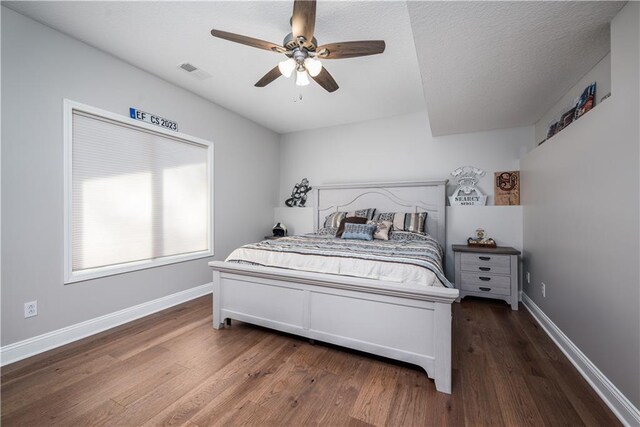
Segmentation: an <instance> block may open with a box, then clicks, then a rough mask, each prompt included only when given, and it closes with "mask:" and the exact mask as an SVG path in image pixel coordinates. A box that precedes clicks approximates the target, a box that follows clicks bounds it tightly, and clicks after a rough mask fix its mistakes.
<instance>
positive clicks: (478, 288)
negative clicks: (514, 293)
mask: <svg viewBox="0 0 640 427" xmlns="http://www.w3.org/2000/svg"><path fill="white" fill-rule="evenodd" d="M462 289H463V290H465V291H468V292H476V293H479V294H488V295H511V288H497V287H495V286H493V285H490V284H484V285H471V284H465V283H463V284H462Z"/></svg>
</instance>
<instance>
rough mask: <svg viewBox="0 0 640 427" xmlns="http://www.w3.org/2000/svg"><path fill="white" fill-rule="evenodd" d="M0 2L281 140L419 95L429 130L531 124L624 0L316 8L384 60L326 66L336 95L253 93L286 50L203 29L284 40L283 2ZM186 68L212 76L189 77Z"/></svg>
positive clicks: (286, 9) (589, 54)
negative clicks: (373, 44)
mask: <svg viewBox="0 0 640 427" xmlns="http://www.w3.org/2000/svg"><path fill="white" fill-rule="evenodd" d="M3 5H6V6H8V7H10V8H12V9H14V10H16V11H17V12H19V13H22V14H24V15H26V16H29V17H31V18H34V19H36V20H38V21H40V22H43V23H45V24H46V25H49V26H51V27H53V28H56V29H58V30H60V31H62V32H64V33H66V34H69V35H71V36H73V37H75V38H77V39H79V40H82V41H84V42H86V43H88V44H90V45H92V46H95V47H97V48H99V49H102V50H104V51H106V52H109V53H111V54H113V55H115V56H117V57H119V58H122V59H124V60H125V61H127V62H129V63H131V64H133V65H135V66H137V67H139V68H142V69H144V70H147V71H149V72H151V73H153V74H155V75H157V76H160V77H162V78H164V79H165V80H168V81H170V82H172V83H174V84H177V85H178V86H181V87H184V88H186V89H188V90H190V91H192V92H194V93H197V94H198V95H200V96H203V97H204V98H207V99H209V100H211V101H213V102H215V103H217V104H219V105H222V106H224V107H226V108H228V109H230V110H233V111H235V112H237V113H239V114H241V115H243V116H245V117H248V118H250V119H252V120H254V121H256V122H258V123H261V124H263V125H265V126H266V127H268V128H270V129H272V130H274V131H276V132H279V133H286V132H291V131H296V130H303V129H313V128H319V127H325V126H333V125H338V124H345V123H350V122H357V121H363V120H371V119H376V118H382V117H389V116H393V115H400V114H406V113H410V112H415V111H419V110H422V109H424V108H425V99H426V107H427V110H428V113H429V122H430V124H431V129H432V132H433V134H434V135H446V134H455V133H464V132H474V131H479V130H489V129H500V128H509V127H515V126H525V125H531V124H533V123H535V122H536V121H537V120H538V119H539V118H540V117H542V116H543V114H544V113H545V112H546V111H547V110H548V109H549V108H551V107H552V106H553V105H554V104H555V103H556V102H557V101H558V100H559V99H560V97H561V96H562V95H563V94H564V93H565V92H566V91H567V90H568V89H569V88H571V87H572V86H573V85H574V84H575V83H576V82H577V81H578V80H579V79H580V78H581V77H582V76H583V75H584V74H586V73H587V72H588V71H589V70H590V69H591V68H592V67H593V66H594V65H595V64H596V63H597V62H598V61H599V60H600V59H601V58H602V57H604V56H605V55H606V53H607V52H608V51H609V44H610V42H609V22H610V20H611V19H612V17H613V16H614V15H615V14H616V13H617V12H618V10H620V8H621V7H622V6H623V5H624V2H607V1H604V2H554V1H544V2H482V1H477V2H417V1H411V2H408V3H406V2H404V1H395V2H394V1H382V2H360V1H341V2H338V1H322V0H321V1H319V2H318V6H317V23H316V37H317V39H318V41H319V43H321V44H323V43H330V42H336V41H347V40H366V39H384V40H385V41H386V43H387V49H386V51H385V53H383V54H382V55H377V56H371V57H364V58H354V59H343V60H324V61H323V63H324V65H325V66H326V67H327V69H328V70H329V71H330V72H331V73H332V74H333V76H334V77H335V79H336V80H337V82H338V84H339V85H340V89H339V90H338V91H337V92H335V93H333V94H329V93H327V92H325V91H324V90H323V89H321V88H320V87H319V86H318V85H316V84H315V83H313V82H312V83H311V85H310V86H307V87H305V88H302V89H300V88H298V87H296V86H295V85H294V82H293V79H285V78H283V77H280V78H279V79H277V80H276V81H275V82H274V83H272V84H270V85H269V86H267V87H266V88H256V87H254V86H253V84H254V83H255V82H256V81H257V80H258V79H259V78H260V77H262V75H264V74H265V73H266V72H267V71H268V70H270V69H271V68H273V67H274V66H275V65H276V64H277V63H278V62H279V61H280V60H281V59H283V56H281V55H277V54H275V53H271V52H267V51H263V50H258V49H254V48H250V47H246V46H242V45H238V44H235V43H231V42H228V41H225V40H220V39H215V38H213V37H211V35H210V34H209V31H210V30H211V28H216V29H220V30H225V31H231V32H236V33H240V34H245V35H248V36H252V37H256V38H261V39H264V40H268V41H273V42H276V43H280V42H281V41H282V38H283V37H284V36H285V34H286V33H287V32H288V31H289V18H290V15H291V11H292V2H291V1H275V2H273V1H238V2H222V1H216V2H173V1H168V2H161V1H159V2H155V1H154V2H60V1H52V2H47V1H45V2H3ZM414 39H415V44H414ZM416 52H417V53H416ZM182 62H191V63H192V64H194V65H196V66H198V67H200V68H202V69H203V70H205V71H207V72H208V73H209V74H211V75H212V77H211V78H210V79H207V80H203V81H200V80H197V79H195V78H194V77H192V76H190V75H188V74H187V73H185V72H184V71H181V70H179V69H178V68H177V67H176V66H177V64H179V63H182ZM300 93H301V94H302V95H303V100H302V102H294V100H295V99H296V98H297V95H299V94H300Z"/></svg>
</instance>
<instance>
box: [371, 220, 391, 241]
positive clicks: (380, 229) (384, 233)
mask: <svg viewBox="0 0 640 427" xmlns="http://www.w3.org/2000/svg"><path fill="white" fill-rule="evenodd" d="M367 224H373V225H375V226H376V231H374V232H373V238H374V239H378V240H389V232H390V231H391V228H392V227H393V222H391V221H367Z"/></svg>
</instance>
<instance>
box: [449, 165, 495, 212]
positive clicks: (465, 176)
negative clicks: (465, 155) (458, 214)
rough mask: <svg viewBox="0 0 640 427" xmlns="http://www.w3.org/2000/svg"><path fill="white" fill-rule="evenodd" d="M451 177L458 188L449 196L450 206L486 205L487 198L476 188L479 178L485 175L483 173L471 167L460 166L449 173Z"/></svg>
mask: <svg viewBox="0 0 640 427" xmlns="http://www.w3.org/2000/svg"><path fill="white" fill-rule="evenodd" d="M451 175H452V176H453V177H454V178H455V179H456V181H458V188H456V190H455V191H454V192H453V194H452V195H451V196H449V204H450V205H451V206H474V205H479V206H484V205H486V204H487V196H485V195H484V194H482V191H480V189H479V188H478V187H476V185H478V181H479V178H481V177H483V176H484V175H485V171H483V170H482V169H480V168H476V167H473V166H462V167H459V168H458V169H456V170H454V171H453V172H451Z"/></svg>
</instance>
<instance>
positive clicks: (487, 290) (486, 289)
mask: <svg viewBox="0 0 640 427" xmlns="http://www.w3.org/2000/svg"><path fill="white" fill-rule="evenodd" d="M480 290H481V291H485V292H489V291H490V290H491V288H485V287H482V286H480Z"/></svg>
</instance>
